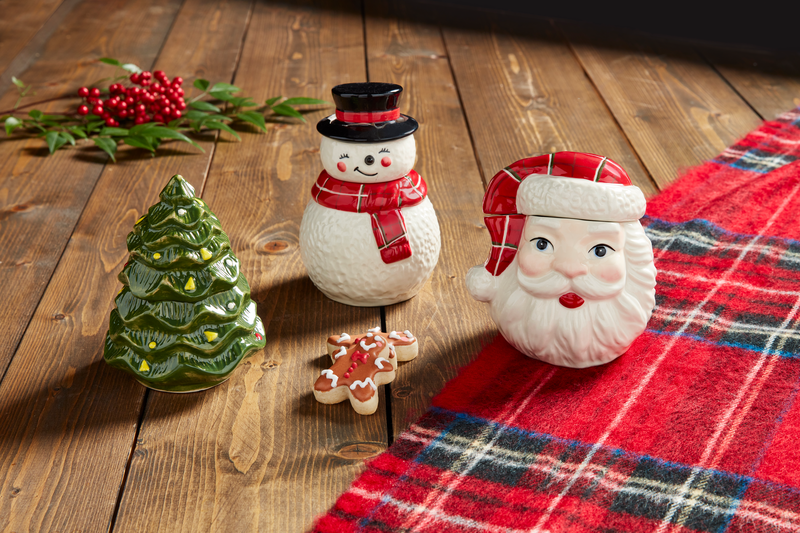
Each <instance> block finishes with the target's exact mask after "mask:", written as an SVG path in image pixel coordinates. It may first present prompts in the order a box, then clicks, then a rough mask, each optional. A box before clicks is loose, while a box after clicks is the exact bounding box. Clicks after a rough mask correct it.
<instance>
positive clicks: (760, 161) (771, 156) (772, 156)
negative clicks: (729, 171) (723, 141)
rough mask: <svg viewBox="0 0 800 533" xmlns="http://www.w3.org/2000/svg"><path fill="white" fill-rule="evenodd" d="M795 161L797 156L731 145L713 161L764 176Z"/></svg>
mask: <svg viewBox="0 0 800 533" xmlns="http://www.w3.org/2000/svg"><path fill="white" fill-rule="evenodd" d="M797 159H798V156H795V155H791V154H782V153H778V152H772V151H769V150H763V149H761V148H752V147H749V146H740V145H733V146H731V147H730V148H727V149H726V150H725V151H724V152H722V153H721V154H720V155H718V156H717V157H716V158H715V159H714V160H713V161H714V162H715V163H722V164H724V165H728V166H730V167H733V168H738V169H740V170H749V171H751V172H758V173H761V174H766V173H767V172H772V171H773V170H777V169H779V168H781V167H783V166H786V165H788V164H789V163H792V162H793V161H796V160H797Z"/></svg>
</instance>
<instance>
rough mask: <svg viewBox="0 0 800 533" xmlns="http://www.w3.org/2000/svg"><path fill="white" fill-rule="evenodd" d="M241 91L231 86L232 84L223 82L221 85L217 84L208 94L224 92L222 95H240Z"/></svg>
mask: <svg viewBox="0 0 800 533" xmlns="http://www.w3.org/2000/svg"><path fill="white" fill-rule="evenodd" d="M239 91H241V89H240V88H238V87H237V86H235V85H231V84H230V83H222V82H220V83H215V84H214V86H213V87H211V90H210V91H208V92H210V93H220V92H222V93H238V92H239Z"/></svg>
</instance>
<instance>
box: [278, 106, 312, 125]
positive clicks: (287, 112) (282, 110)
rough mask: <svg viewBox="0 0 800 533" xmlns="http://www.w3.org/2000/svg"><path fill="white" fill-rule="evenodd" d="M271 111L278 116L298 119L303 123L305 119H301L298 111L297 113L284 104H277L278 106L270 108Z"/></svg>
mask: <svg viewBox="0 0 800 533" xmlns="http://www.w3.org/2000/svg"><path fill="white" fill-rule="evenodd" d="M272 110H273V111H274V112H275V113H276V114H278V115H283V116H285V117H294V118H299V119H300V120H302V121H303V122H305V121H306V119H305V118H303V115H301V114H300V111H298V110H297V109H295V108H293V107H289V106H288V105H286V104H278V105H276V106H274V107H273V108H272Z"/></svg>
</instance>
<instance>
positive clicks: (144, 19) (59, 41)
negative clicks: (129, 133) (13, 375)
mask: <svg viewBox="0 0 800 533" xmlns="http://www.w3.org/2000/svg"><path fill="white" fill-rule="evenodd" d="M179 6H180V0H169V1H168V2H157V1H155V0H147V1H146V2H145V3H144V4H142V3H136V2H130V1H129V0H109V1H99V0H93V1H88V0H87V1H86V2H83V3H82V4H81V5H79V6H77V7H76V8H75V9H74V10H73V11H72V12H71V13H70V14H69V16H68V17H67V18H66V19H65V21H64V24H63V25H62V26H61V27H60V28H59V29H58V31H57V32H55V34H54V35H53V37H52V39H50V41H48V43H47V45H46V47H45V49H44V51H43V52H42V55H41V57H40V58H39V60H38V61H37V62H36V63H35V64H34V65H33V66H32V67H31V68H30V69H28V70H26V71H25V72H24V73H23V74H22V75H21V78H22V79H23V80H24V81H25V83H29V84H31V85H33V86H34V90H36V92H37V94H36V97H35V98H36V99H42V100H46V99H48V98H53V97H56V96H59V95H62V94H63V93H64V92H65V91H66V90H70V89H71V88H77V87H80V86H81V85H84V84H89V83H91V82H93V81H95V80H98V79H100V78H102V77H103V76H108V75H109V74H110V73H111V72H113V69H111V68H110V67H108V66H106V65H102V64H100V63H97V62H95V61H94V59H96V58H98V57H102V56H103V55H110V56H115V57H119V58H120V59H125V60H127V61H131V62H134V63H138V64H140V65H143V66H150V65H151V64H152V62H153V60H154V59H155V56H156V54H157V53H158V50H159V49H160V48H161V45H162V44H163V42H164V39H165V37H166V35H167V32H168V31H169V28H170V25H171V24H172V21H173V20H174V17H175V14H176V13H177V10H178V7H179ZM109 21H112V22H114V23H113V24H110V23H109ZM121 21H125V23H124V24H122V23H120V22H121ZM77 36H80V37H79V38H78V37H77ZM16 99H17V97H16V91H13V90H9V91H7V92H5V94H4V95H3V96H2V97H0V109H9V108H11V107H13V105H14V102H15V101H16ZM75 102H77V99H76V100H68V101H57V102H50V103H46V104H42V105H41V106H38V108H40V109H42V110H44V111H57V110H64V109H66V106H67V105H71V104H72V103H75ZM87 145H88V146H90V145H91V142H88V144H87V143H86V142H83V143H81V146H87ZM46 154H47V147H46V146H45V145H44V143H43V141H42V140H41V139H36V138H33V139H8V140H7V139H3V141H2V142H0V228H1V229H0V293H2V294H5V295H7V297H8V301H7V302H6V305H4V306H2V308H0V329H2V330H3V331H4V333H5V334H4V335H3V336H1V337H0V376H2V374H3V373H4V372H5V370H6V368H7V366H8V363H9V361H10V360H11V357H12V355H13V353H14V351H15V349H16V347H17V345H18V343H19V341H20V339H21V338H22V334H23V333H24V331H25V328H26V327H28V322H29V320H30V317H31V316H32V315H33V312H34V310H35V309H36V305H37V304H38V303H39V300H40V298H41V296H42V293H43V292H44V289H45V287H47V283H48V280H49V279H50V276H51V275H52V273H53V270H54V269H55V267H56V264H57V263H58V260H59V258H60V257H61V254H62V252H63V250H64V247H65V246H66V244H67V241H68V240H69V237H70V234H71V233H72V230H73V228H74V227H75V224H76V223H77V221H78V217H79V216H80V214H81V211H83V208H84V206H85V205H86V201H87V199H88V198H89V195H90V194H91V192H92V189H93V188H94V186H95V183H96V182H97V179H98V177H99V176H100V173H101V172H102V170H103V164H104V163H105V161H106V157H105V156H104V155H102V156H101V155H98V154H99V151H97V150H94V149H91V151H85V150H84V149H82V148H77V149H76V148H73V149H66V150H61V151H59V152H58V153H56V154H54V155H52V156H49V157H47V156H46Z"/></svg>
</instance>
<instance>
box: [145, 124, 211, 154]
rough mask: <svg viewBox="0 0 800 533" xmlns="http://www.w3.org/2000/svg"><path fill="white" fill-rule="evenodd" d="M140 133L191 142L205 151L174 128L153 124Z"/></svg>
mask: <svg viewBox="0 0 800 533" xmlns="http://www.w3.org/2000/svg"><path fill="white" fill-rule="evenodd" d="M142 135H146V136H147V137H156V138H158V139H178V140H179V141H183V142H186V143H189V144H191V145H192V146H194V147H195V148H197V149H198V150H200V151H201V152H203V153H205V150H203V148H201V147H200V145H199V144H197V143H196V142H194V141H193V140H191V139H190V138H189V137H187V136H186V135H184V134H183V133H181V132H179V131H175V130H171V129H169V128H165V127H164V126H155V127H152V128H149V129H147V130H145V131H143V132H142Z"/></svg>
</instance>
